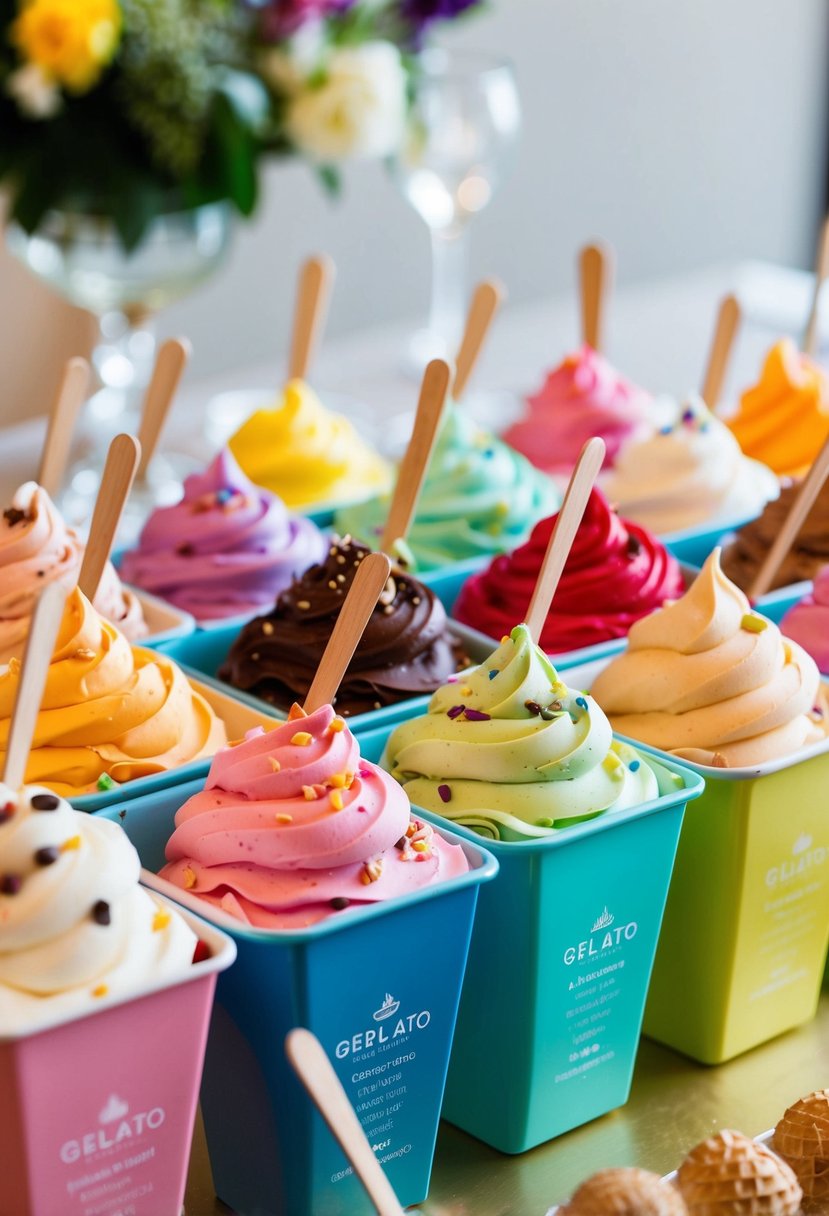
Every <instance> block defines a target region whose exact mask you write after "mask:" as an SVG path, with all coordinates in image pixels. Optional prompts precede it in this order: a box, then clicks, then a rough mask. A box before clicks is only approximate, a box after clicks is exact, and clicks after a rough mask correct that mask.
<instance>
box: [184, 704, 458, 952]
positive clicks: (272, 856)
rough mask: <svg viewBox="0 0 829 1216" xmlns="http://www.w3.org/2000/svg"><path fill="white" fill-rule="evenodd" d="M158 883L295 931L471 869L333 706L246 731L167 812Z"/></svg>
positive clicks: (238, 914) (298, 712)
mask: <svg viewBox="0 0 829 1216" xmlns="http://www.w3.org/2000/svg"><path fill="white" fill-rule="evenodd" d="M167 860H168V863H169V864H168V865H167V866H165V868H164V869H163V870H162V871H161V875H162V877H163V878H166V879H168V880H169V881H170V882H172V883H175V884H176V885H177V886H179V887H182V888H183V889H184V890H186V891H189V892H190V893H191V894H192V895H196V896H198V897H199V898H201V899H204V900H206V901H207V902H208V903H210V904H213V905H214V906H216V907H219V908H221V909H223V910H224V911H225V912H227V913H229V914H230V915H231V916H235V917H237V918H238V919H240V920H242V921H244V922H246V923H248V924H252V925H256V926H257V927H260V928H269V929H299V928H304V927H305V926H307V925H312V924H315V923H316V922H318V921H320V920H323V919H325V918H326V917H328V916H332V915H335V914H337V913H340V912H342V911H344V910H345V909H346V908H349V907H359V906H361V905H365V904H371V903H376V902H378V901H384V900H389V899H395V898H398V897H400V896H403V895H407V894H410V893H412V892H414V891H417V890H419V889H421V888H422V887H425V886H429V885H430V884H432V883H436V882H442V881H445V880H446V879H448V878H452V877H453V876H455V875H457V874H462V873H465V872H466V870H467V869H468V864H467V861H466V858H465V856H464V854H463V851H462V850H461V848H460V847H459V846H457V845H451V844H449V843H447V842H446V841H445V840H443V838H442V837H441V836H440V835H439V834H438V833H437V832H435V831H433V829H432V828H431V827H430V826H429V825H428V824H427V823H424V822H423V821H422V820H420V819H417V818H413V817H412V815H411V807H410V805H409V800H408V798H407V797H406V795H405V793H404V792H403V790H402V789H401V788H400V787H399V786H398V785H397V784H396V782H394V781H393V780H392V779H391V778H390V777H389V776H388V774H386V773H384V772H383V771H382V770H381V769H379V768H377V767H376V766H375V765H373V764H369V763H368V762H367V761H366V760H363V759H362V757H361V756H360V749H359V746H358V743H357V740H356V739H355V737H354V735H352V733H351V731H350V730H349V729H348V725H347V724H346V722H345V721H344V719H343V718H341V717H339V716H338V715H337V714H335V712H334V710H333V708H332V707H331V706H330V705H323V706H321V707H320V708H319V709H317V710H316V711H315V712H314V713H312V714H309V715H307V716H306V715H305V714H304V713H303V711H302V710H294V711H293V713H292V718H291V720H289V721H288V722H285V723H283V724H282V725H280V726H278V727H277V728H276V729H275V730H273V731H270V732H268V733H267V734H266V733H252V734H251V735H250V736H249V737H248V739H247V740H246V741H245V742H244V743H241V744H239V745H238V746H237V747H234V748H231V749H228V750H226V751H223V752H220V753H219V754H218V755H217V756H216V758H215V759H214V761H213V764H212V766H211V769H210V774H209V776H208V779H207V783H206V785H205V788H204V790H203V791H202V792H201V793H199V794H195V795H194V796H193V797H192V798H189V799H188V800H187V802H185V803H184V805H183V806H182V807H181V809H180V810H179V811H178V812H177V814H176V826H175V831H174V832H173V834H172V836H171V837H170V840H169V843H168V845H167Z"/></svg>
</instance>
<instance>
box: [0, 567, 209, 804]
mask: <svg viewBox="0 0 829 1216" xmlns="http://www.w3.org/2000/svg"><path fill="white" fill-rule="evenodd" d="M19 682H20V662H19V660H18V659H16V658H13V659H11V661H10V662H9V664H8V666H6V667H5V668H3V669H2V670H0V764H3V765H4V764H5V752H6V747H7V744H8V738H9V726H10V722H11V714H12V710H13V708H14V702H15V698H16V696H17V688H18V684H19ZM226 743H227V736H226V733H225V728H224V723H222V722H221V721H220V720H219V719H218V718H217V717H216V715H215V714H214V712H213V710H212V709H211V708H210V706H209V705H208V704H207V702H206V701H205V700H204V698H203V697H201V696H200V695H199V693H197V692H196V691H195V689H193V688H191V686H190V684H189V683H188V682H187V679H186V677H185V675H184V673H183V672H182V671H181V670H180V668H178V667H177V666H176V664H175V663H173V662H172V660H171V659H168V658H167V657H166V656H165V655H162V654H157V653H155V652H154V651H151V650H142V649H140V648H139V647H132V646H130V644H129V642H128V641H127V640H126V638H125V637H124V636H123V635H122V634H121V633H119V632H118V630H117V629H116V628H115V626H114V625H110V624H109V622H107V621H105V620H103V618H102V617H100V616H99V615H98V613H97V612H96V611H95V609H94V608H93V607H92V605H91V604H90V603H89V600H87V599H86V598H85V596H84V595H82V593H81V592H80V591H78V590H77V588H76V589H75V590H74V591H73V592H71V593H70V595H69V597H68V599H67V601H66V607H65V610H64V614H63V620H62V622H61V627H60V632H59V634H58V639H57V644H56V647H55V651H54V654H53V655H52V661H51V664H50V667H49V673H48V676H47V678H46V690H45V692H44V695H43V700H42V702H41V708H40V713H39V714H38V717H37V725H36V727H35V735H34V740H33V742H32V750H31V752H30V754H29V762H28V764H27V766H26V778H25V779H26V781H27V782H32V783H36V784H38V785H45V786H47V787H48V788H49V789H51V790H54V791H55V793H57V794H62V795H63V796H65V797H71V796H73V795H78V794H84V793H88V792H89V791H91V790H94V789H95V788H96V785H97V782H98V778H99V777H101V776H103V775H104V774H106V775H108V776H109V777H111V778H112V779H113V781H116V782H118V783H122V782H125V781H132V780H134V779H135V778H136V777H145V776H148V775H149V774H150V773H159V772H164V771H166V770H168V769H173V768H177V767H178V766H179V765H182V764H187V763H189V762H190V761H191V760H200V759H202V758H203V757H207V756H212V755H213V754H214V752H216V751H217V750H218V749H219V748H220V747H223V746H224V745H225V744H226Z"/></svg>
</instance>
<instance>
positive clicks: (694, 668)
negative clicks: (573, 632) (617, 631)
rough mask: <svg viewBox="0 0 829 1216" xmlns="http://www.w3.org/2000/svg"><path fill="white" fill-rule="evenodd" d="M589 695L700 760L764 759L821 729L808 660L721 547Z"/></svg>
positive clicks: (615, 717) (653, 740)
mask: <svg viewBox="0 0 829 1216" xmlns="http://www.w3.org/2000/svg"><path fill="white" fill-rule="evenodd" d="M592 693H593V695H594V697H595V698H596V700H597V701H598V702H599V704H600V705H601V706H602V707H603V709H604V710H605V712H606V713H607V714H608V716H609V717H610V720H611V722H612V723H613V727H614V729H615V730H618V731H619V732H620V733H621V734H623V735H630V736H631V738H633V739H638V740H641V742H643V743H649V744H651V745H652V746H654V747H659V748H662V749H663V751H668V752H672V753H673V754H674V755H675V756H681V757H684V758H685V759H687V760H694V761H696V762H697V763H699V764H713V765H719V766H727V767H742V766H744V765H756V764H763V763H765V762H766V761H768V760H776V759H779V758H782V757H786V756H790V755H791V754H792V753H793V752H796V751H798V750H799V749H800V748H802V747H807V746H808V745H809V744H811V743H817V742H819V741H820V740H821V739H822V738H824V737H825V735H826V726H827V719H826V716H825V714H824V713H823V712H822V710H821V708H819V707H818V706H817V703H818V701H819V700H821V692H820V677H819V675H818V669H817V666H816V665H815V662H814V660H813V659H812V658H810V657H809V655H807V654H806V652H805V651H804V650H802V649H801V648H800V646H798V645H796V643H794V642H791V641H788V640H787V639H784V638H783V637H782V636H781V634H780V630H779V629H778V628H777V626H776V625H774V624H773V623H772V622H771V621H769V620H766V618H765V617H762V616H759V615H757V614H756V613H754V612H752V611H751V607H750V605H749V602H748V600H747V599H746V597H745V595H744V594H743V592H742V591H741V590H740V589H739V587H735V585H734V584H733V583H732V582H730V581H729V580H728V579H727V578H726V576H725V575H724V574H723V572H722V570H721V569H720V551H719V549H715V550H714V552H713V553H712V554H711V556H710V557H709V558H708V560H707V561H706V563H705V565H704V566H703V568H702V571H701V572H700V574H699V576H698V577H697V579H696V580H695V582H694V583H693V585H692V586H691V588H690V590H689V591H687V592H686V594H685V595H684V596H683V597H682V599H679V600H677V601H676V602H675V603H673V604H668V605H666V606H665V607H664V608H660V609H658V610H657V611H656V612H654V613H652V614H651V615H650V616H647V617H644V618H643V619H642V620H640V621H637V622H636V624H635V625H633V626H632V628H631V631H630V634H629V637H628V649H627V651H626V652H625V653H624V654H621V655H619V656H618V657H617V658H615V659H613V661H612V662H611V663H610V664H609V666H607V667H606V668H605V669H604V671H603V672H602V673H601V674H600V675H599V676H598V678H597V679H596V680H595V681H594V684H593V688H592Z"/></svg>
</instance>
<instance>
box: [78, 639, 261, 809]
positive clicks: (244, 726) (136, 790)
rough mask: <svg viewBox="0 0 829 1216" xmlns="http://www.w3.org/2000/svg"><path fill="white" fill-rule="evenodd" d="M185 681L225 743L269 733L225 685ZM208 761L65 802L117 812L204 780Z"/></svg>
mask: <svg viewBox="0 0 829 1216" xmlns="http://www.w3.org/2000/svg"><path fill="white" fill-rule="evenodd" d="M190 636H192V637H196V636H198V635H196V634H192V635H190ZM189 679H190V683H191V684H192V685H193V687H194V688H195V689H196V691H197V692H200V693H201V695H202V696H203V697H204V699H205V701H207V703H208V705H210V706H211V707H212V708H213V709H214V710H215V711H216V713H217V714H218V716H219V717H220V718H221V719H222V721H223V722H224V724H225V726H226V727H227V737H228V739H243V738H244V736H245V734H246V733H247V731H249V730H252V729H253V728H254V727H255V726H262V727H264V729H265V730H272V729H273V727H274V725H275V723H274V719H273V715H272V714H267V713H264V712H262V711H261V710H259V709H257V708H256V707H255V706H251V705H244V704H242V702H241V701H240V700H239V699H238V698H237V697H235V696H234V695H233V692H232V690H231V689H229V688H227V686H226V685H222V686H221V687H220V688H217V687H216V686H215V684H211V683H208V682H207V681H206V680H200V679H198V677H194V676H193V675H192V674H191V675H189ZM222 689H224V691H222ZM210 760H211V757H209V756H208V757H205V759H204V760H194V761H193V762H192V763H190V764H183V765H181V766H180V767H179V768H174V769H170V770H168V771H167V772H164V773H153V774H151V775H150V776H148V777H136V779H135V780H134V781H125V782H124V784H123V785H119V786H117V787H116V788H115V789H112V790H102V791H101V792H100V793H99V792H95V793H93V794H78V795H76V796H75V797H73V798H70V799H69V802H71V804H72V806H73V807H74V808H75V810H77V811H100V810H103V809H105V808H107V807H115V808H116V809H117V808H118V807H122V806H123V805H124V804H125V803H128V802H131V801H132V799H133V798H140V797H142V796H143V795H144V794H150V793H153V792H154V791H155V790H162V789H167V788H168V787H169V786H174V785H180V784H181V783H182V782H183V781H192V780H193V779H194V778H196V777H204V776H206V775H207V770H208V769H209V768H210Z"/></svg>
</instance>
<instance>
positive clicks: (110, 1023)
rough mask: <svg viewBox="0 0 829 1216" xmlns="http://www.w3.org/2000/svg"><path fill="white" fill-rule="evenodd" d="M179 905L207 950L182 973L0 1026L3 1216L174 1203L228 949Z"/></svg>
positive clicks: (112, 1215)
mask: <svg viewBox="0 0 829 1216" xmlns="http://www.w3.org/2000/svg"><path fill="white" fill-rule="evenodd" d="M144 877H147V876H146V875H145V876H144ZM183 915H184V918H185V920H186V921H187V923H188V925H189V927H190V928H191V929H192V930H193V932H194V933H195V934H196V936H197V937H198V938H199V940H200V941H201V942H202V943H203V944H204V947H206V954H207V957H205V958H203V959H202V960H201V961H199V962H196V963H194V964H193V966H192V968H191V969H190V972H189V974H187V975H185V976H179V977H178V978H177V979H175V980H173V981H170V980H169V979H168V980H166V981H160V982H159V981H156V982H155V983H153V982H151V983H148V984H146V985H144V987H143V988H142V989H141V990H139V991H137V992H135V993H134V994H133V995H131V996H129V997H126V998H124V999H122V1000H120V1001H111V1002H110V1003H108V1004H107V1005H106V1006H105V1007H103V1008H100V1009H94V1010H93V1009H92V1008H90V1009H89V1011H88V1012H85V1013H83V1014H78V1013H77V1012H75V1013H74V1014H72V1015H67V1014H66V1013H64V1014H63V1015H58V1016H55V1015H54V1014H52V1015H46V1016H45V1017H43V1018H42V1019H40V1020H39V1021H38V1022H37V1024H35V1025H33V1026H29V1027H27V1028H26V1030H25V1031H21V1032H20V1033H17V1034H8V1035H0V1126H2V1128H3V1134H2V1136H0V1211H2V1212H4V1213H7V1214H8V1216H90V1214H91V1213H95V1214H96V1216H98V1214H100V1216H106V1214H108V1216H116V1213H124V1214H126V1213H130V1216H160V1214H161V1213H170V1216H173V1213H178V1212H179V1210H180V1209H181V1204H182V1200H183V1198H184V1186H185V1181H186V1178H187V1165H188V1158H189V1154H190V1141H191V1138H192V1134H193V1121H194V1119H195V1113H196V1102H197V1098H198V1088H199V1079H200V1077H201V1071H202V1062H203V1058H204V1049H205V1039H206V1036H207V1027H208V1021H209V1017H210V1008H211V1004H212V1000H213V992H214V988H215V984H216V976H217V974H218V973H219V972H220V971H223V970H224V969H225V968H227V967H229V966H230V964H231V963H232V962H233V958H234V955H235V953H236V947H235V945H234V943H233V942H232V941H230V940H229V939H228V937H227V936H226V935H225V934H223V933H221V932H220V931H219V930H218V929H216V928H215V927H214V926H212V925H209V924H207V923H205V922H204V921H203V920H202V919H200V918H199V917H196V916H194V915H192V914H191V913H190V912H187V911H185V912H184V914H183Z"/></svg>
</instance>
